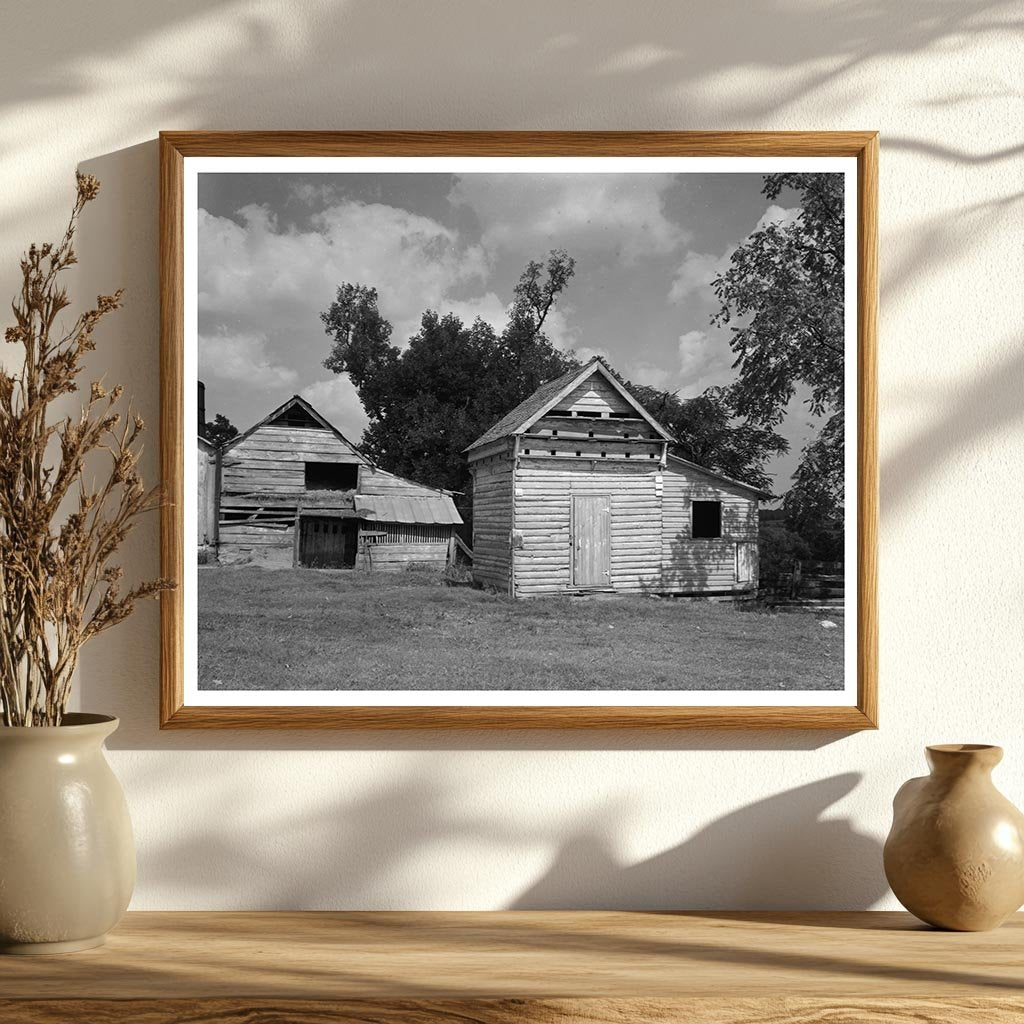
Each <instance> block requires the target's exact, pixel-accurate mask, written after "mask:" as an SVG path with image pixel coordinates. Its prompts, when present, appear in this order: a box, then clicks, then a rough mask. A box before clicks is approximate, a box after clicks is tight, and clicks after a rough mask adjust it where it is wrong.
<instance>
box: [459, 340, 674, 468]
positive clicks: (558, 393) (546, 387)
mask: <svg viewBox="0 0 1024 1024" xmlns="http://www.w3.org/2000/svg"><path fill="white" fill-rule="evenodd" d="M595 373H599V374H600V375H601V376H602V377H604V378H605V380H607V381H608V383H609V384H611V386H612V387H613V388H614V389H615V390H616V391H617V392H618V393H619V394H620V395H621V396H622V397H623V398H624V399H625V400H626V401H627V402H628V403H629V404H630V405H631V406H632V407H633V408H634V409H635V410H636V411H637V413H638V414H639V415H640V417H641V418H642V419H644V420H646V421H647V423H648V424H650V426H651V427H652V428H653V429H654V430H656V431H657V432H658V433H659V434H660V435H661V436H662V437H663V438H664V439H665V440H666V441H674V440H675V438H674V437H673V436H672V435H671V434H670V433H669V432H668V431H667V430H666V429H665V428H664V427H663V426H662V425H661V424H660V423H659V422H658V421H657V420H656V419H655V418H654V417H653V416H651V414H650V413H649V412H648V411H647V410H646V409H645V408H644V407H643V406H642V405H641V404H640V403H639V402H638V401H637V400H636V399H635V398H634V397H633V396H632V395H631V394H630V393H629V392H628V391H627V390H626V389H625V388H624V387H623V386H622V384H620V383H619V379H618V378H617V377H616V376H615V374H614V373H612V372H611V370H610V369H609V367H608V366H607V364H606V363H605V361H604V360H603V359H602V358H601V357H600V356H594V357H593V358H592V359H590V360H589V361H588V362H587V363H585V364H584V365H583V366H582V367H580V369H578V370H570V371H569V372H568V373H564V374H562V376H561V377H556V378H555V379H554V380H550V381H548V382H547V383H546V384H541V386H540V387H539V388H537V390H536V391H534V393H533V394H532V395H530V397H529V398H527V399H525V400H524V401H522V402H520V403H519V404H518V405H517V406H516V407H515V408H514V409H513V410H512V411H511V412H509V413H506V414H505V415H504V416H502V418H501V419H500V420H498V422H497V423H495V424H494V426H493V427H491V429H490V430H487V431H485V432H484V433H483V434H481V435H480V436H479V437H478V438H477V439H476V440H475V441H474V442H473V443H472V444H471V445H470V446H469V447H468V448H466V449H465V450H466V451H467V452H471V451H473V449H474V448H481V447H483V445H485V444H490V443H491V442H492V441H500V440H501V439H502V438H503V437H508V436H509V435H512V434H524V433H526V431H527V429H528V428H529V427H530V426H531V425H532V424H533V423H535V422H536V421H537V420H539V419H540V418H541V416H543V415H544V414H545V413H546V412H548V411H549V410H550V409H553V408H554V407H555V406H556V405H557V404H558V402H559V401H560V400H561V399H562V398H564V397H565V396H566V395H568V394H569V393H570V392H571V391H574V390H575V389H576V388H578V387H579V386H580V384H582V383H583V382H584V381H586V380H587V379H589V378H590V377H592V376H593V375H594V374H595Z"/></svg>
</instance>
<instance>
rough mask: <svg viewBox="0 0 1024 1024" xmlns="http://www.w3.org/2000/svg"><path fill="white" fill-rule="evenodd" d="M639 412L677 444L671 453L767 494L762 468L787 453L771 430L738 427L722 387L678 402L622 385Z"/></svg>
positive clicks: (742, 424)
mask: <svg viewBox="0 0 1024 1024" xmlns="http://www.w3.org/2000/svg"><path fill="white" fill-rule="evenodd" d="M624 383H625V385H626V388H627V389H628V390H629V392H630V393H631V394H632V395H633V397H634V398H636V399H637V401H638V402H640V404H641V405H643V406H644V408H645V409H647V411H648V412H649V413H650V414H651V415H652V416H653V417H654V418H655V419H656V420H657V421H658V422H659V423H661V424H662V426H664V427H666V428H667V429H668V430H669V431H670V432H671V433H672V434H674V435H675V437H676V438H677V439H678V442H679V443H678V444H675V445H673V446H672V449H673V453H674V454H676V455H680V456H682V457H683V458H684V459H689V460H690V461H691V462H696V463H697V464H698V465H701V466H706V467H707V468H708V469H712V470H715V471H717V472H719V473H724V474H725V475H726V476H729V477H732V478H733V479H734V480H740V481H742V482H743V483H748V484H751V485H752V486H754V487H761V488H763V489H764V490H770V489H771V486H772V479H771V477H770V476H768V474H767V473H766V472H765V471H764V463H765V461H766V460H767V459H769V458H771V457H772V456H775V455H781V454H782V453H784V452H786V451H787V450H788V449H789V444H788V442H787V441H786V439H785V438H784V437H781V436H780V435H779V434H777V433H776V432H775V431H774V430H772V428H771V427H759V426H755V425H753V424H751V423H749V422H739V421H737V419H736V415H735V411H734V410H733V408H732V407H731V405H730V404H729V391H728V389H727V388H708V389H707V390H706V391H705V392H704V393H703V394H702V395H699V396H698V397H696V398H689V399H681V398H680V397H679V396H678V395H677V394H674V393H672V392H668V391H659V390H658V389H657V388H652V387H647V386H646V385H643V384H633V383H631V382H629V381H626V382H624Z"/></svg>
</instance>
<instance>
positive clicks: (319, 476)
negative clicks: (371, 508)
mask: <svg viewBox="0 0 1024 1024" xmlns="http://www.w3.org/2000/svg"><path fill="white" fill-rule="evenodd" d="M358 481H359V466H358V464H357V463H355V462H307V463H306V490H307V491H354V490H355V489H356V485H357V483H358Z"/></svg>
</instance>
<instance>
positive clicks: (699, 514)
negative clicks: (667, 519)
mask: <svg viewBox="0 0 1024 1024" xmlns="http://www.w3.org/2000/svg"><path fill="white" fill-rule="evenodd" d="M690 509H691V519H692V525H693V534H692V535H693V536H694V537H721V536H722V503H721V502H720V501H694V502H692V503H691V506H690Z"/></svg>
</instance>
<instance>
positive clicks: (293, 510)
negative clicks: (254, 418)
mask: <svg viewBox="0 0 1024 1024" xmlns="http://www.w3.org/2000/svg"><path fill="white" fill-rule="evenodd" d="M307 462H340V463H350V464H351V463H361V462H362V459H361V458H360V456H359V455H358V454H357V453H356V452H355V451H354V449H352V448H351V447H350V446H349V445H347V444H346V443H345V442H344V441H342V440H341V438H339V437H338V436H337V435H336V434H334V433H333V432H332V431H330V430H324V429H321V428H318V427H310V426H292V425H288V424H285V423H280V422H277V423H266V424H264V425H263V426H261V427H259V428H258V429H257V430H255V431H253V433H252V434H250V435H249V436H248V437H246V438H243V439H242V440H241V441H239V442H238V443H237V444H236V445H234V446H232V447H231V448H228V449H227V450H226V451H225V452H224V453H223V455H222V457H221V482H220V491H221V513H220V515H221V522H220V535H219V544H218V559H219V561H221V562H222V563H225V564H232V563H238V562H258V563H260V564H263V565H292V564H294V561H295V541H296V538H295V530H296V524H295V519H296V514H297V510H298V507H299V506H300V505H315V504H317V501H316V496H317V495H320V494H330V495H331V501H332V502H333V503H336V502H337V499H338V498H339V497H340V493H339V492H320V491H307V490H306V463H307ZM240 506H247V507H254V508H260V507H262V508H268V507H273V508H275V509H276V510H277V519H278V520H280V519H282V518H288V516H289V513H290V514H291V517H292V521H291V523H290V524H289V525H285V524H284V523H282V522H280V521H277V522H274V523H272V524H268V523H266V522H263V523H260V522H258V521H253V522H246V523H243V524H239V523H236V522H232V521H231V519H230V516H231V512H230V509H231V507H240Z"/></svg>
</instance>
